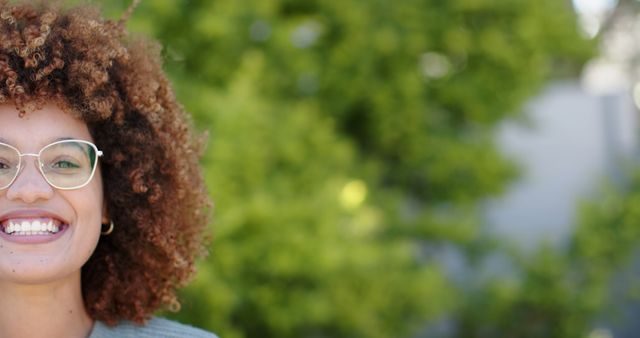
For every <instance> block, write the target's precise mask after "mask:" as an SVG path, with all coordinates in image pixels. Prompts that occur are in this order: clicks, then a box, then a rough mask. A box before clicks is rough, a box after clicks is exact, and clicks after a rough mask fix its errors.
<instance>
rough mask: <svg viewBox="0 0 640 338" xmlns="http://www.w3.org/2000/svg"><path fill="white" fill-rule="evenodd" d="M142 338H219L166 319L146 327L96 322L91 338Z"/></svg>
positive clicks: (147, 324)
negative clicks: (108, 324) (109, 324)
mask: <svg viewBox="0 0 640 338" xmlns="http://www.w3.org/2000/svg"><path fill="white" fill-rule="evenodd" d="M111 337H119V338H120V337H122V338H126V337H136V338H138V337H140V338H152V337H162V338H179V337H180V338H181V337H186V338H217V337H216V335H214V334H213V333H210V332H207V331H204V330H201V329H199V328H196V327H193V326H189V325H185V324H180V323H178V322H174V321H171V320H168V319H164V318H156V317H154V318H152V319H151V320H149V321H148V322H147V323H145V324H144V325H137V324H134V323H131V322H120V323H118V324H117V325H116V326H111V327H110V326H107V325H105V324H104V323H102V322H95V324H94V326H93V330H92V331H91V335H89V338H111Z"/></svg>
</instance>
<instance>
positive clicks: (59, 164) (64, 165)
mask: <svg viewBox="0 0 640 338" xmlns="http://www.w3.org/2000/svg"><path fill="white" fill-rule="evenodd" d="M51 168H56V169H75V168H80V166H79V165H77V164H76V163H74V162H71V161H67V160H59V161H56V162H54V163H52V164H51Z"/></svg>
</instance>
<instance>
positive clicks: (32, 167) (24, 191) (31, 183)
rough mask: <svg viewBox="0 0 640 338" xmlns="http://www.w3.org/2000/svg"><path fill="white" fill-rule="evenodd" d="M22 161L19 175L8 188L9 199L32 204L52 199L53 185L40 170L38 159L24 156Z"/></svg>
mask: <svg viewBox="0 0 640 338" xmlns="http://www.w3.org/2000/svg"><path fill="white" fill-rule="evenodd" d="M22 161H23V166H22V168H21V169H20V171H19V172H18V177H16V178H15V180H14V181H13V183H12V184H11V185H10V186H9V187H8V188H7V199H9V200H13V201H21V202H23V203H30V204H31V203H35V202H38V201H41V200H47V199H50V198H51V196H53V187H51V185H49V183H47V181H46V180H45V179H44V177H43V176H42V173H41V172H40V170H38V160H37V159H35V158H33V159H30V158H23V160H22Z"/></svg>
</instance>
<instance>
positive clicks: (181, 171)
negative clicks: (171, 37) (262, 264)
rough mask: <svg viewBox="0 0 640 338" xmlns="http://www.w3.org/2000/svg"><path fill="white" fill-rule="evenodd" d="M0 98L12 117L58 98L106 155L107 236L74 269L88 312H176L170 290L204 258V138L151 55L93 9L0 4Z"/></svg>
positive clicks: (108, 315)
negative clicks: (77, 270)
mask: <svg viewBox="0 0 640 338" xmlns="http://www.w3.org/2000/svg"><path fill="white" fill-rule="evenodd" d="M129 13H130V11H128V12H127V13H125V17H126V16H128V15H129ZM0 102H7V103H11V104H14V105H15V106H16V108H17V110H18V112H17V114H20V115H24V114H28V113H29V111H31V110H33V109H38V108H41V107H42V106H44V105H45V104H46V103H49V102H55V103H56V104H57V105H58V106H59V107H60V108H62V109H63V110H64V111H65V112H67V113H69V114H73V116H75V117H76V118H79V119H81V120H83V121H84V122H85V123H86V124H87V126H88V127H89V130H90V132H91V134H92V136H93V138H94V141H95V143H96V145H97V146H98V147H99V148H100V149H101V150H102V151H103V152H104V154H105V155H104V157H103V158H102V160H101V170H102V175H103V182H104V194H105V200H106V201H107V208H108V212H109V215H110V218H111V219H112V220H113V222H114V223H115V224H116V230H115V231H114V232H113V233H112V234H111V235H109V236H103V237H102V238H101V239H100V242H99V244H98V246H97V248H96V250H95V252H94V253H93V255H92V256H91V258H90V259H89V261H88V262H87V263H86V264H85V265H84V266H83V268H82V292H83V296H84V301H85V307H86V309H87V312H88V313H89V315H90V316H91V317H92V318H93V319H95V320H100V321H103V322H106V323H108V324H115V323H116V322H118V321H120V320H130V321H134V322H137V323H142V322H144V321H145V320H146V319H148V318H149V316H150V315H151V314H152V313H153V312H154V311H155V310H157V309H159V308H169V309H175V308H177V307H179V303H178V301H177V298H176V294H175V292H176V289H177V288H179V287H181V286H183V285H184V284H185V283H186V282H187V281H188V280H189V279H190V277H192V275H193V273H194V270H195V269H194V261H195V259H196V258H198V257H199V256H201V255H202V254H204V253H205V250H204V243H203V241H202V239H203V232H204V230H205V229H206V226H207V223H208V218H209V206H210V201H209V199H208V195H207V193H206V191H205V187H204V182H203V179H202V173H201V171H200V168H199V164H198V157H199V155H200V153H201V147H202V144H203V142H202V140H201V139H199V138H197V137H195V136H194V133H193V131H192V128H191V121H190V119H189V118H188V115H187V114H186V113H185V112H184V110H183V109H182V107H181V106H180V105H179V104H178V103H177V102H176V99H175V97H174V94H173V92H172V89H171V86H170V84H169V82H168V80H167V78H166V77H165V75H164V72H163V70H162V66H161V61H160V48H159V47H158V46H157V45H156V44H154V43H152V42H149V41H146V40H144V39H141V38H135V39H134V38H131V37H129V36H128V35H127V34H126V31H125V29H124V20H120V21H113V20H105V19H103V18H101V16H100V13H99V11H98V10H97V9H96V8H93V7H90V6H80V7H74V8H71V9H64V8H62V7H60V6H54V5H50V4H47V3H45V2H43V1H40V2H37V1H36V2H34V1H31V2H29V1H21V2H19V3H15V2H8V1H0Z"/></svg>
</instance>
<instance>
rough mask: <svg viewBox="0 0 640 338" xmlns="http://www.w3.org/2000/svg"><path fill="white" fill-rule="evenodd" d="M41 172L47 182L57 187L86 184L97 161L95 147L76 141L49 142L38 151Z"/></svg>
mask: <svg viewBox="0 0 640 338" xmlns="http://www.w3.org/2000/svg"><path fill="white" fill-rule="evenodd" d="M40 162H41V165H42V173H43V174H44V176H45V177H46V178H47V180H48V181H49V183H51V184H52V185H54V186H56V187H59V188H63V189H64V188H67V189H69V188H75V187H79V186H82V185H84V184H86V183H87V182H88V181H89V180H90V179H91V176H92V175H93V170H94V167H95V165H96V162H97V154H96V148H95V147H93V146H92V145H91V144H88V143H84V142H78V141H63V142H57V143H54V144H51V145H49V146H47V147H45V148H44V149H42V151H41V152H40Z"/></svg>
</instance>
